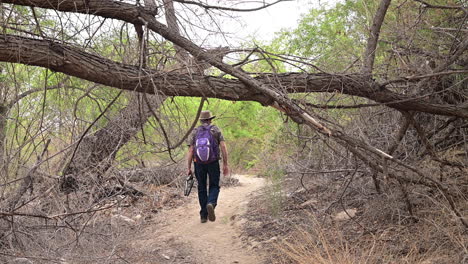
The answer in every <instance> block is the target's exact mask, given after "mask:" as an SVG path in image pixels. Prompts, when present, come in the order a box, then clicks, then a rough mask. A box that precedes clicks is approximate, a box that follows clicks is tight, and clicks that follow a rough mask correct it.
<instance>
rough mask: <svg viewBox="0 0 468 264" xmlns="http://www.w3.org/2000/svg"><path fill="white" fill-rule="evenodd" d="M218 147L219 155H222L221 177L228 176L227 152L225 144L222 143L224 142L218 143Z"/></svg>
mask: <svg viewBox="0 0 468 264" xmlns="http://www.w3.org/2000/svg"><path fill="white" fill-rule="evenodd" d="M219 146H220V147H221V153H222V154H223V175H228V174H229V165H228V151H227V147H226V143H225V142H224V140H223V141H221V142H220V143H219Z"/></svg>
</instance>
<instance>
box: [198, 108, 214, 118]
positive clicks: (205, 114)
mask: <svg viewBox="0 0 468 264" xmlns="http://www.w3.org/2000/svg"><path fill="white" fill-rule="evenodd" d="M215 117H216V116H212V115H211V112H210V110H205V111H201V113H200V120H211V119H213V118H215Z"/></svg>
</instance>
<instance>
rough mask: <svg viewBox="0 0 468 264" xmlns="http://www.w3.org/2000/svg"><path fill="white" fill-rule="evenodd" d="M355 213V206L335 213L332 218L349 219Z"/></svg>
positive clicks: (338, 219)
mask: <svg viewBox="0 0 468 264" xmlns="http://www.w3.org/2000/svg"><path fill="white" fill-rule="evenodd" d="M356 213H357V209H356V208H352V209H347V210H346V211H341V212H339V213H337V214H336V215H335V216H334V217H333V219H334V220H335V221H345V220H349V219H351V218H352V217H354V216H356Z"/></svg>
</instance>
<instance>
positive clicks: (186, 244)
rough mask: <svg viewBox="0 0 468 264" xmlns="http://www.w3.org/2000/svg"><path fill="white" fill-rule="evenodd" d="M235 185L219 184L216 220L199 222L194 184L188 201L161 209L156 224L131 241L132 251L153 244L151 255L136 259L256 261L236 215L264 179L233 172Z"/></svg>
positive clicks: (254, 263) (211, 263)
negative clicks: (179, 205)
mask: <svg viewBox="0 0 468 264" xmlns="http://www.w3.org/2000/svg"><path fill="white" fill-rule="evenodd" d="M234 177H236V178H238V179H239V182H240V185H239V186H236V187H226V188H223V187H221V192H220V195H219V199H218V206H217V207H216V221H215V222H210V221H208V222H207V223H204V224H202V223H200V217H199V214H198V212H199V205H198V199H197V193H196V189H195V188H196V187H194V189H193V190H192V193H191V194H190V197H188V198H187V199H189V201H188V202H187V203H186V204H184V205H183V206H181V207H178V208H175V209H172V210H167V211H163V212H161V214H160V215H159V216H158V218H157V219H155V222H157V224H155V225H153V226H152V227H150V228H148V230H144V234H145V235H144V236H142V237H141V238H140V239H139V240H137V241H134V242H133V243H132V245H131V246H132V247H133V248H134V249H135V251H138V250H141V249H143V248H148V247H151V248H153V253H152V255H153V258H152V260H149V259H148V258H147V257H145V258H142V261H139V263H194V264H195V263H207V264H221V263H222V264H224V263H241V264H258V263H261V262H262V258H261V256H260V255H259V254H258V253H257V252H254V251H252V249H250V248H249V247H248V246H245V245H243V243H242V241H241V238H240V227H241V226H242V224H243V221H245V220H241V219H240V217H239V216H241V215H243V214H245V213H248V208H247V203H248V201H249V200H250V198H251V195H252V193H253V192H254V191H255V190H258V189H260V188H261V187H262V186H263V185H264V180H263V179H261V178H256V177H253V176H243V175H236V176H234Z"/></svg>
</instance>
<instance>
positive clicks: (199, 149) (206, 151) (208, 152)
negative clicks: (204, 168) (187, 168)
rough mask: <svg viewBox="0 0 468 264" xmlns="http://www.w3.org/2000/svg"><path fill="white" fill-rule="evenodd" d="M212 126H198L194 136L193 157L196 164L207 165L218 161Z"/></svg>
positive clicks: (216, 143)
mask: <svg viewBox="0 0 468 264" xmlns="http://www.w3.org/2000/svg"><path fill="white" fill-rule="evenodd" d="M212 127H213V126H211V125H210V126H200V127H198V129H197V135H196V136H195V148H194V150H195V151H194V152H195V157H196V162H198V163H202V164H208V163H211V162H213V161H216V160H218V152H219V148H218V142H216V140H215V138H214V137H213V134H212V133H211V128H212Z"/></svg>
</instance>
